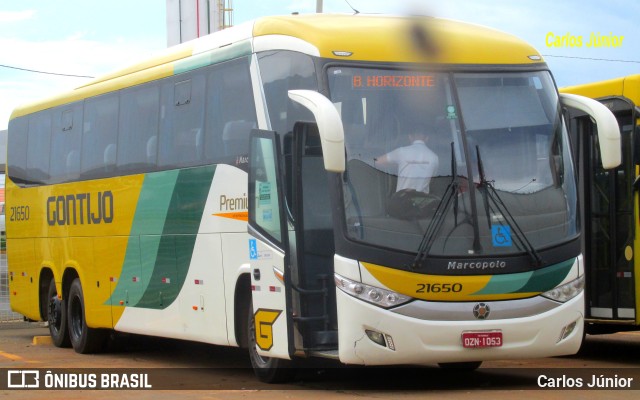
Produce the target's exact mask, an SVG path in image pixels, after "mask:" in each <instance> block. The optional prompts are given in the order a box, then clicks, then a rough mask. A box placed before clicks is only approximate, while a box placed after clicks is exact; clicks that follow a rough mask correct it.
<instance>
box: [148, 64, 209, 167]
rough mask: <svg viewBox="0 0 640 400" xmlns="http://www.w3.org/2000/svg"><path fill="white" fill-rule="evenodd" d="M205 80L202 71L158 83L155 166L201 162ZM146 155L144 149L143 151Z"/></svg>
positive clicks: (190, 164)
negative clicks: (158, 111)
mask: <svg viewBox="0 0 640 400" xmlns="http://www.w3.org/2000/svg"><path fill="white" fill-rule="evenodd" d="M205 92H206V80H205V77H204V74H202V73H198V74H193V75H191V76H182V75H179V76H177V77H176V80H168V81H167V82H166V83H164V84H163V86H162V94H161V109H160V120H161V124H160V126H161V130H160V134H159V149H158V167H159V168H160V169H169V168H177V167H188V166H194V165H201V164H203V163H204V160H203V156H202V154H203V151H202V141H203V138H202V131H203V127H204V111H205V107H204V104H205V101H204V100H205ZM145 154H146V150H145Z"/></svg>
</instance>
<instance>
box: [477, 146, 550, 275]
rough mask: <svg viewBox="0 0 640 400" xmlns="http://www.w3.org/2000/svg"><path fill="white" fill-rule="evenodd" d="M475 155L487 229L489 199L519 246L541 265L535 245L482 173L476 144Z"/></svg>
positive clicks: (480, 159) (489, 207)
mask: <svg viewBox="0 0 640 400" xmlns="http://www.w3.org/2000/svg"><path fill="white" fill-rule="evenodd" d="M476 155H477V157H478V173H479V174H480V185H479V186H478V189H479V190H481V191H482V197H483V201H484V208H485V212H486V214H487V223H488V225H489V231H491V205H490V204H489V201H491V202H493V204H494V205H495V207H496V208H497V210H498V212H499V213H500V214H502V217H503V218H504V219H505V220H506V222H507V224H508V225H509V226H510V227H511V229H512V230H513V233H514V235H515V238H516V239H517V241H518V242H519V244H520V246H521V248H522V249H524V250H525V251H526V252H527V253H528V254H529V256H530V257H531V260H532V262H533V265H534V266H536V267H539V266H540V265H542V258H540V254H538V252H537V251H536V249H535V247H533V245H532V244H531V242H530V241H529V239H527V235H525V233H524V231H523V230H522V229H521V228H520V226H519V225H518V222H517V221H516V219H515V218H514V217H513V215H512V214H511V212H510V211H509V208H508V207H507V206H506V205H505V204H504V201H502V199H501V198H500V196H499V195H498V192H497V190H496V189H495V187H494V186H493V181H489V180H487V178H486V176H485V174H484V166H483V164H482V157H481V156H480V147H478V146H476Z"/></svg>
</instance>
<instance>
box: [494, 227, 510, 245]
mask: <svg viewBox="0 0 640 400" xmlns="http://www.w3.org/2000/svg"><path fill="white" fill-rule="evenodd" d="M491 239H492V241H493V246H494V247H511V246H513V242H512V241H511V227H509V226H502V225H491Z"/></svg>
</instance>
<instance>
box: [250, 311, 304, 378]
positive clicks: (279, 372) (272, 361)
mask: <svg viewBox="0 0 640 400" xmlns="http://www.w3.org/2000/svg"><path fill="white" fill-rule="evenodd" d="M248 309H249V315H248V318H247V327H248V333H249V334H248V335H247V336H248V338H247V347H248V348H249V358H250V359H251V366H252V367H253V372H254V373H255V375H256V377H257V378H258V379H260V381H262V382H265V383H280V382H288V381H290V380H292V379H293V378H294V376H295V374H296V370H295V366H294V364H293V362H292V361H291V360H283V359H281V358H273V357H263V356H261V355H260V354H258V351H257V349H256V324H255V319H254V316H253V305H250V306H249V307H248Z"/></svg>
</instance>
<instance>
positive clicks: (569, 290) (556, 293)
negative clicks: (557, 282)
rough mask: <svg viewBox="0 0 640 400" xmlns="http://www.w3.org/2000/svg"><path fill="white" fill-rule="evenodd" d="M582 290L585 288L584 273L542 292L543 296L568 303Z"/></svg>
mask: <svg viewBox="0 0 640 400" xmlns="http://www.w3.org/2000/svg"><path fill="white" fill-rule="evenodd" d="M582 290H584V275H582V276H581V277H579V278H578V279H575V280H572V281H571V282H569V283H565V284H564V285H562V286H558V287H557V288H554V289H552V290H549V291H548V292H544V293H542V296H544V297H546V298H548V299H551V300H555V301H559V302H561V303H566V302H567V301H569V300H571V299H573V298H574V297H576V296H577V295H579V294H580V292H582Z"/></svg>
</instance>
